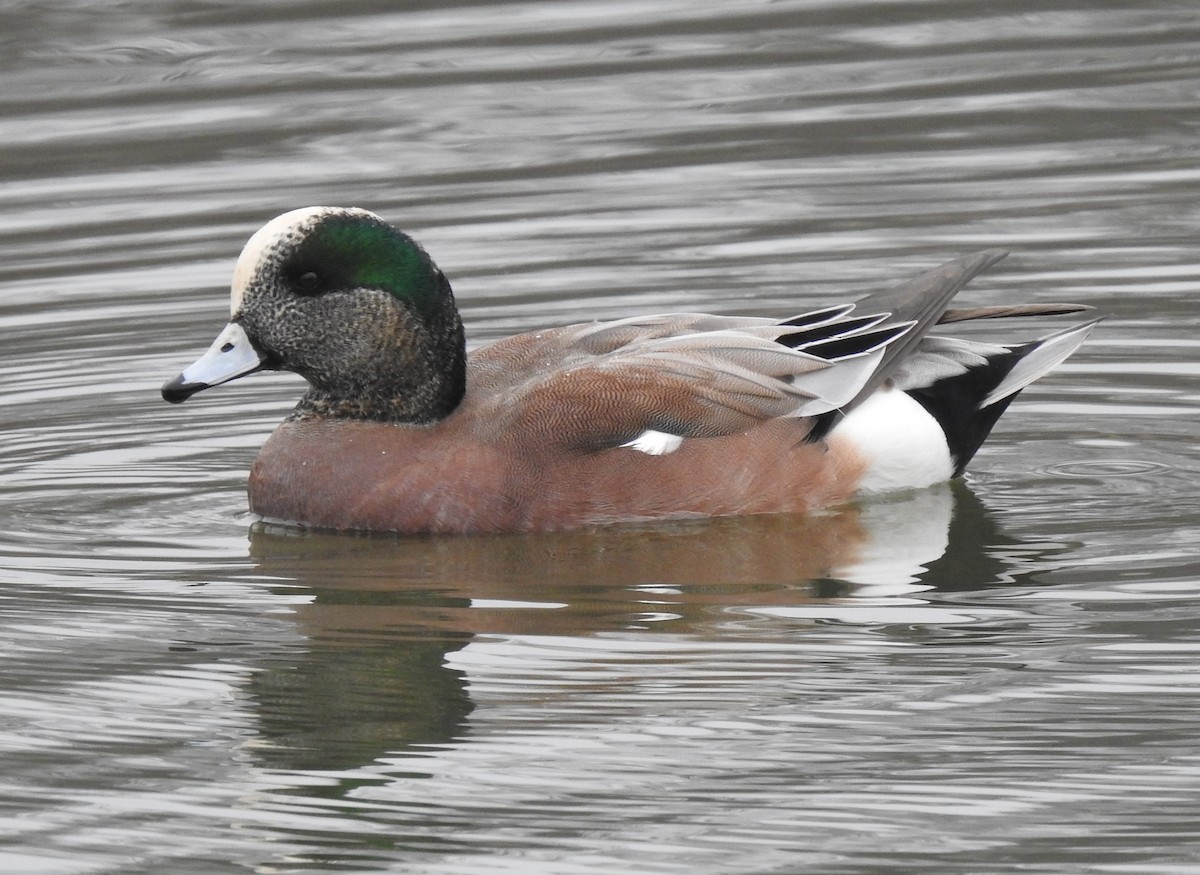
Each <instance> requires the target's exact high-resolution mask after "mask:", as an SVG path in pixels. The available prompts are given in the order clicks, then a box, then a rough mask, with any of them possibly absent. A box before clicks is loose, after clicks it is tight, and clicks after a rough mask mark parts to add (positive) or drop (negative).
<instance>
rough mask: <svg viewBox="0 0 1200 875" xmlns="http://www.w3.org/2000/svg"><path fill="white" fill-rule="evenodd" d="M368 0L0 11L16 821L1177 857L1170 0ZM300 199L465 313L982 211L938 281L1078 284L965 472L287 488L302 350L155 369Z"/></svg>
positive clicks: (484, 328)
mask: <svg viewBox="0 0 1200 875" xmlns="http://www.w3.org/2000/svg"><path fill="white" fill-rule="evenodd" d="M397 5H398V4H397ZM1052 5H1053V6H1056V7H1057V8H1047V7H1049V6H1052ZM392 6H393V4H387V3H371V2H365V0H364V2H359V3H353V2H337V3H334V2H325V0H311V2H303V3H282V2H275V3H256V4H253V5H251V4H241V3H232V2H224V3H222V2H171V3H150V2H145V0H131V2H126V3H119V4H118V3H96V2H94V0H91V2H87V3H84V2H81V0H63V2H58V3H54V4H44V3H32V2H13V3H8V4H7V5H5V7H4V8H3V10H0V48H2V49H3V50H2V51H0V83H2V84H3V88H0V332H2V334H0V336H2V337H3V345H2V351H0V411H2V412H3V420H2V421H3V423H4V425H3V428H4V432H3V434H4V438H3V452H2V453H0V489H2V490H3V496H4V500H3V503H2V504H0V654H2V659H0V871H3V872H5V873H10V872H11V873H14V875H26V873H30V875H91V873H122V875H124V873H155V875H159V873H183V875H193V873H194V875H199V873H238V872H252V873H296V872H311V871H326V872H338V873H346V872H377V873H399V872H422V873H496V872H521V873H525V872H548V873H588V875H593V873H622V872H636V873H641V875H649V873H696V872H700V873H798V872H817V873H885V872H912V873H938V872H946V873H962V872H970V873H1001V872H1018V871H1019V872H1025V873H1028V872H1035V873H1084V872H1086V873H1097V872H1108V873H1185V872H1187V873H1191V872H1194V871H1196V869H1197V866H1200V743H1198V742H1197V740H1196V734H1197V733H1196V726H1197V705H1198V704H1200V671H1198V670H1197V667H1196V661H1197V655H1198V654H1200V546H1198V545H1197V541H1198V535H1200V502H1198V501H1197V493H1198V490H1200V478H1198V477H1197V473H1198V472H1197V467H1198V465H1197V462H1196V458H1197V449H1198V448H1197V442H1198V439H1197V437H1196V431H1197V413H1198V412H1200V388H1198V386H1197V380H1196V378H1197V376H1198V375H1200V340H1198V338H1200V314H1198V313H1197V308H1196V306H1195V304H1194V301H1195V300H1196V297H1197V294H1198V292H1200V261H1198V259H1197V257H1196V229H1197V226H1198V224H1200V206H1198V204H1200V111H1198V107H1200V16H1198V15H1197V14H1196V11H1195V9H1194V7H1193V6H1192V5H1191V4H1187V3H1178V4H1171V3H1137V2H1132V0H1130V2H1124V3H1116V2H1090V3H1089V2H1077V3H1067V4H1043V3H1021V2H1012V0H999V2H989V3H982V2H969V0H943V2H900V3H897V2H885V0H864V2H833V0H828V2H816V0H785V2H776V3H767V2H748V3H738V4H723V5H704V4H696V3H692V2H682V0H679V2H669V0H662V2H655V0H648V2H640V3H628V2H596V3H583V2H528V3H520V4H484V5H470V4H465V5H453V4H428V5H427V6H423V5H422V4H405V5H404V8H403V9H401V10H399V11H393V9H392ZM314 203H330V204H340V205H359V206H364V207H368V208H371V209H374V210H375V211H377V212H379V213H381V214H383V215H384V216H385V217H387V218H388V219H389V220H392V221H394V222H396V223H397V224H399V225H400V226H402V227H404V228H405V229H406V230H408V231H410V232H411V233H413V234H414V235H415V236H416V237H417V238H418V239H420V240H421V241H422V242H423V243H424V244H425V245H426V247H427V248H428V249H429V250H430V252H431V253H432V254H433V255H434V257H435V258H436V259H437V260H438V262H439V264H440V265H441V266H442V267H443V269H444V270H445V271H446V273H447V274H448V275H449V276H450V278H451V280H452V282H453V283H454V286H455V290H456V293H457V295H458V298H459V301H460V303H461V305H462V310H463V315H464V319H465V322H466V325H467V330H468V333H469V336H470V338H471V340H472V342H474V343H478V342H482V341H486V340H490V339H494V338H498V337H502V336H505V335H507V334H510V333H512V332H515V331H520V330H526V329H532V328H535V327H540V326H545V325H550V324H559V323H564V322H570V321H578V320H583V319H593V318H600V319H603V318H612V317H617V316H621V315H630V314H634V313H651V312H659V311H664V310H676V309H688V310H707V311H712V312H720V313H749V314H755V315H768V314H774V315H786V314H789V313H794V312H797V311H799V310H802V309H804V308H805V307H810V306H816V305H819V304H822V303H826V302H831V301H836V300H843V299H845V298H846V297H847V296H850V295H852V294H854V293H858V292H861V291H866V290H873V289H877V288H880V287H882V286H885V285H887V284H888V283H890V282H892V281H894V280H897V279H901V278H905V277H908V276H910V275H912V274H913V273H915V272H917V271H918V270H920V269H923V268H925V267H928V266H931V265H934V264H937V263H940V262H942V261H946V260H949V259H950V258H953V257H956V256H958V255H961V254H964V253H966V252H969V251H973V250H976V249H981V248H986V247H992V246H1001V247H1005V248H1008V249H1010V250H1012V253H1013V254H1012V255H1011V256H1010V257H1009V258H1008V259H1007V260H1005V261H1004V262H1002V263H1001V264H999V265H997V266H996V267H995V268H993V269H992V270H990V271H989V272H988V273H987V274H986V275H984V276H982V277H980V278H979V279H977V280H976V281H975V282H974V283H973V284H972V286H971V288H970V289H969V290H968V292H967V293H966V294H964V296H963V297H962V300H965V301H968V302H972V303H979V304H983V303H999V302H1005V301H1016V300H1021V301H1053V300H1073V301H1079V302H1082V303H1087V304H1091V305H1094V306H1095V307H1097V308H1099V309H1100V310H1101V311H1102V312H1104V313H1107V314H1109V318H1108V320H1107V321H1106V322H1105V323H1104V324H1103V325H1102V326H1101V328H1100V329H1099V330H1098V331H1097V332H1096V333H1095V335H1094V339H1093V340H1092V341H1091V342H1090V343H1089V344H1088V345H1087V346H1086V347H1085V348H1084V349H1083V350H1082V351H1081V352H1080V353H1079V354H1078V355H1076V356H1075V357H1074V358H1073V359H1072V360H1071V361H1070V362H1068V363H1067V364H1066V365H1065V366H1064V367H1062V368H1060V369H1059V370H1057V371H1056V372H1055V373H1054V374H1053V375H1052V376H1051V377H1049V378H1047V379H1045V380H1044V381H1042V382H1040V383H1038V384H1037V385H1036V386H1034V387H1033V388H1031V389H1030V390H1028V391H1027V392H1026V393H1024V394H1023V395H1022V397H1021V399H1019V401H1018V402H1017V403H1016V404H1015V405H1014V406H1013V408H1012V409H1011V410H1010V412H1009V413H1008V414H1007V415H1006V416H1005V418H1004V419H1003V420H1002V421H1001V423H1000V426H999V427H998V429H997V430H996V432H995V434H994V436H993V438H992V439H991V441H990V442H989V443H988V444H987V445H986V446H985V448H984V449H983V451H982V452H981V453H980V455H979V456H978V457H977V459H976V461H975V463H974V466H973V471H972V473H971V476H970V477H969V479H968V481H967V482H966V483H965V484H958V485H956V486H955V487H953V488H950V489H935V490H930V491H928V492H925V493H919V494H915V495H909V496H902V497H899V498H897V499H895V500H892V501H887V502H877V503H875V504H870V505H864V506H861V507H856V508H848V509H845V510H843V511H841V512H839V513H834V514H829V515H824V516H821V517H815V518H811V519H802V518H795V517H771V518H760V519H744V520H716V521H710V522H693V523H687V524H677V525H662V526H655V527H626V528H617V529H612V530H604V531H593V532H581V533H573V534H563V535H554V536H537V537H506V538H467V539H439V538H409V539H395V538H365V537H334V536H327V535H315V534H305V533H301V532H297V531H293V530H289V529H286V528H271V527H267V526H264V525H262V524H261V523H258V522H256V521H255V520H254V519H253V518H252V517H251V516H250V515H249V514H248V513H247V511H246V502H245V492H244V481H245V475H246V471H247V469H248V467H249V465H250V462H251V461H252V459H253V457H254V454H255V452H256V450H257V447H258V446H259V445H260V444H261V442H262V441H263V440H264V439H265V437H266V435H267V434H268V433H269V432H270V429H271V428H272V427H273V425H274V424H275V423H276V422H277V421H278V420H279V419H281V418H282V417H283V416H284V415H285V414H286V412H287V411H288V410H289V409H290V407H291V405H292V404H293V403H294V402H295V400H296V398H297V397H298V395H299V393H300V392H301V390H302V384H301V382H300V381H299V380H298V378H295V377H292V376H288V375H280V376H267V377H255V378H252V379H248V380H245V381H240V382H239V383H238V384H234V385H231V386H227V387H222V388H221V389H218V390H214V391H212V392H208V393H205V394H204V395H203V396H201V397H199V398H197V399H196V400H194V401H192V402H189V403H188V404H186V405H184V406H182V407H179V408H177V407H171V406H168V405H166V404H164V403H162V401H161V400H160V399H159V397H158V387H159V385H160V384H161V383H162V382H163V381H164V380H165V379H166V378H168V377H170V376H173V375H174V374H175V373H176V372H177V371H178V369H179V368H180V366H181V365H183V364H186V363H187V362H189V361H191V360H192V359H193V358H194V357H195V356H196V355H197V354H198V353H199V352H200V351H201V350H203V349H204V348H205V347H206V346H207V345H208V343H209V342H210V340H211V339H212V337H213V336H214V334H215V332H216V331H217V330H218V329H219V328H220V326H221V325H222V324H223V322H224V318H225V315H226V313H227V309H226V308H227V294H228V292H227V289H228V281H229V275H230V271H231V268H232V264H233V260H234V258H235V257H236V254H237V252H238V251H239V249H240V247H241V245H242V243H244V241H245V239H246V238H247V237H248V236H249V235H250V234H251V233H252V232H253V231H254V230H255V229H256V228H257V227H258V226H259V225H260V224H262V223H263V222H264V221H266V220H267V219H268V218H270V217H271V216H273V215H275V214H277V213H279V212H282V211H284V210H287V209H291V208H294V207H299V206H304V205H308V204H314ZM1051 327H1053V323H1052V322H1051V321H1050V320H1047V321H1046V324H1044V325H1043V324H1039V322H1038V320H1034V323H1033V324H1029V325H1012V326H988V327H987V336H990V337H995V336H997V335H996V334H995V332H997V331H1000V332H1003V331H1008V332H1009V334H1007V335H1004V334H1003V333H1001V335H1000V336H1002V337H1010V338H1016V337H1027V336H1032V335H1033V334H1036V333H1038V332H1041V331H1045V330H1049V329H1050V328H1051Z"/></svg>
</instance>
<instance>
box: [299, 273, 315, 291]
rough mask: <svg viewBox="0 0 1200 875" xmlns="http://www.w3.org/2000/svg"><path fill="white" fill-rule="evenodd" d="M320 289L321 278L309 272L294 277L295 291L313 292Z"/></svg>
mask: <svg viewBox="0 0 1200 875" xmlns="http://www.w3.org/2000/svg"><path fill="white" fill-rule="evenodd" d="M320 287H321V278H320V277H319V276H317V274H316V273H314V272H313V271H311V270H306V271H305V272H304V273H302V274H300V276H298V277H296V289H297V290H298V291H301V292H315V291H316V290H317V289H319V288H320Z"/></svg>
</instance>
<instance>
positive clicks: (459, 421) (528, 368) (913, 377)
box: [162, 206, 1099, 534]
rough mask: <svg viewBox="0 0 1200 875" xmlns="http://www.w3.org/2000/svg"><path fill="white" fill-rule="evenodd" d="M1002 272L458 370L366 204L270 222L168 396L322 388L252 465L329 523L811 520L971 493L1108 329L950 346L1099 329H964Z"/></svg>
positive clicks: (403, 261)
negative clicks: (986, 280)
mask: <svg viewBox="0 0 1200 875" xmlns="http://www.w3.org/2000/svg"><path fill="white" fill-rule="evenodd" d="M1006 254H1007V253H1005V252H1004V251H1003V250H999V249H990V250H985V251H982V252H976V253H973V254H970V255H966V256H963V257H960V258H958V259H956V260H953V261H950V262H948V263H946V264H943V265H941V266H940V267H937V268H934V269H932V270H929V271H927V272H925V273H922V274H920V275H918V276H916V277H914V278H912V279H908V280H907V281H904V282H901V283H899V284H898V285H896V286H894V287H892V288H889V289H887V290H884V291H880V292H874V293H870V294H866V295H864V296H862V297H860V298H858V299H857V300H854V301H852V302H848V303H834V304H831V305H827V306H821V307H818V308H816V309H810V310H806V311H804V312H801V313H799V314H795V315H792V316H788V317H786V318H782V319H774V318H769V317H761V316H736V315H711V314H705V313H690V312H679V313H666V314H659V315H649V316H631V317H628V318H622V319H616V320H609V321H593V322H585V323H581V324H574V325H566V326H560V327H552V328H546V329H543V330H534V331H530V332H527V333H523V334H518V335H516V336H513V337H508V338H505V339H502V340H498V341H495V342H492V343H489V344H486V345H482V346H479V347H477V348H474V349H472V350H471V351H470V352H468V350H467V344H466V340H465V334H464V330H463V324H462V320H461V318H460V316H459V312H458V308H457V306H456V303H455V299H454V294H453V292H452V291H451V287H450V283H449V281H448V280H447V278H446V276H445V274H443V273H442V271H441V270H440V269H439V268H438V266H437V265H436V264H435V263H434V261H433V259H432V258H431V257H430V255H429V254H428V253H427V252H426V250H425V249H424V248H423V247H422V246H421V245H420V244H419V243H418V242H417V241H416V240H414V239H413V238H412V237H411V236H409V235H408V234H406V233H404V232H402V231H400V230H398V229H397V228H395V227H393V226H392V225H391V224H389V223H388V222H386V221H385V220H384V219H382V218H381V217H380V216H378V215H376V214H375V213H372V212H370V211H368V210H365V209H361V208H357V207H320V206H317V207H305V208H301V209H296V210H292V211H289V212H286V213H284V214H283V215H280V216H278V217H276V218H274V219H272V220H270V221H269V222H267V223H266V224H265V225H264V226H263V227H262V228H261V229H259V230H258V231H257V232H255V233H254V234H253V235H252V236H251V237H250V238H249V240H248V242H247V243H246V245H245V247H244V248H243V250H242V252H241V254H240V255H239V257H238V259H237V262H236V264H235V266H234V270H233V280H232V283H231V302H230V319H229V322H228V323H227V324H226V325H225V327H224V328H223V329H222V330H221V331H220V332H219V334H218V335H217V337H216V340H215V341H213V343H212V345H211V346H210V347H209V349H208V351H207V352H205V353H204V354H203V355H202V356H200V358H199V359H197V360H196V361H195V362H194V363H193V364H191V365H189V366H187V367H186V368H184V369H183V371H182V372H181V373H180V374H179V375H178V376H176V377H175V378H173V379H171V380H169V381H168V382H166V383H165V384H164V385H163V387H162V396H163V398H164V399H165V400H166V401H169V402H173V403H179V402H182V401H184V400H186V399H187V398H190V397H191V396H192V395H194V394H196V393H198V392H200V391H203V390H206V389H209V388H212V387H214V386H218V385H221V384H223V383H227V382H229V381H231V380H235V379H238V378H240V377H244V376H247V375H249V374H253V373H255V372H258V371H264V370H286V371H291V372H293V373H295V374H298V375H299V376H301V377H303V378H304V379H305V380H306V381H307V383H308V389H307V391H306V392H305V394H304V395H303V396H302V397H301V398H300V400H299V403H298V404H297V405H296V407H295V408H294V409H293V410H292V411H291V413H290V414H289V415H288V416H287V417H286V418H285V419H284V421H283V422H282V423H280V425H279V426H278V427H277V428H276V429H275V431H274V432H273V433H272V434H271V435H270V436H269V437H268V438H267V440H266V442H265V443H264V444H263V446H262V448H261V450H260V452H259V453H258V456H257V458H256V459H255V460H254V463H253V465H252V467H251V469H250V473H249V479H248V485H247V494H248V502H249V509H250V511H251V512H252V513H253V514H255V515H257V516H258V517H259V518H261V519H264V520H268V521H278V522H283V523H288V524H291V525H297V526H301V527H306V528H313V529H328V530H339V531H348V532H353V531H359V532H393V533H401V534H485V533H493V534H500V533H521V532H538V531H550V530H560V529H573V528H585V527H593V526H605V525H612V524H618V523H646V522H654V521H660V520H673V519H689V518H705V517H720V516H732V515H744V514H767V513H813V512H820V511H823V510H826V509H830V508H835V507H838V506H840V505H845V504H848V503H852V502H856V501H861V500H865V499H869V498H870V497H871V496H874V495H880V494H885V493H888V492H894V491H897V490H914V489H921V488H925V487H928V486H931V485H932V484H935V483H940V482H943V481H947V480H950V479H952V478H956V477H960V476H961V475H962V474H963V473H964V471H965V469H966V467H967V465H968V463H970V461H971V459H972V458H973V456H974V455H975V453H976V451H977V450H978V449H979V447H980V446H981V445H982V443H983V442H984V439H985V438H986V437H987V436H988V434H989V432H990V431H991V430H992V427H993V426H994V425H995V423H996V421H997V420H998V419H999V417H1000V415H1001V414H1002V413H1003V412H1004V410H1005V409H1006V408H1007V407H1008V405H1009V404H1010V402H1012V400H1013V399H1014V398H1015V397H1016V396H1017V395H1018V394H1019V393H1020V392H1021V390H1022V389H1024V388H1025V387H1026V386H1028V385H1029V384H1030V383H1032V382H1033V381H1034V380H1036V379H1038V378H1039V377H1042V376H1044V375H1045V374H1046V373H1048V372H1049V371H1050V370H1051V369H1053V368H1054V367H1055V366H1056V365H1058V364H1059V363H1060V362H1062V361H1063V360H1064V359H1066V358H1067V357H1068V356H1069V355H1071V354H1072V353H1073V352H1075V351H1076V350H1077V349H1078V348H1079V346H1080V345H1081V344H1082V343H1083V342H1084V340H1085V338H1086V337H1087V336H1088V333H1089V332H1090V331H1091V329H1092V328H1093V326H1094V325H1095V324H1096V323H1097V322H1098V321H1099V319H1095V318H1090V319H1088V320H1087V321H1083V322H1077V323H1076V324H1073V325H1071V326H1069V327H1066V328H1064V329H1062V330H1060V331H1057V332H1055V333H1052V334H1049V335H1046V336H1043V337H1040V338H1037V339H1034V340H1030V341H1024V342H1019V343H992V342H983V341H980V340H974V339H972V340H967V339H963V338H956V337H951V336H948V335H944V334H942V333H937V334H935V333H932V331H933V329H934V328H935V327H937V326H944V325H949V324H954V323H958V322H966V321H974V320H987V319H996V318H1002V317H1025V316H1051V315H1061V314H1070V313H1078V312H1082V311H1084V310H1089V309H1091V308H1090V307H1087V306H1084V305H1079V304H1056V303H1055V304H1046V303H1040V304H1025V305H1006V306H1005V305H1001V306H978V307H971V308H965V309H952V308H951V307H950V303H951V300H952V298H953V297H954V296H955V295H956V294H957V293H958V292H959V291H960V290H961V289H962V288H963V287H964V286H965V285H966V284H967V282H969V281H970V280H971V279H972V278H973V277H975V276H976V275H977V274H978V273H979V272H980V271H982V270H984V269H986V268H988V267H990V266H991V265H993V264H994V263H995V262H997V261H998V260H1000V259H1001V258H1003V257H1004V256H1005V255H1006Z"/></svg>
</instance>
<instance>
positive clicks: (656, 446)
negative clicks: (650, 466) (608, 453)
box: [621, 428, 683, 456]
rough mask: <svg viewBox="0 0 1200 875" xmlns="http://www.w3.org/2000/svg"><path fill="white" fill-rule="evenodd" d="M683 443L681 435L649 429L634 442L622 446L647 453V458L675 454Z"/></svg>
mask: <svg viewBox="0 0 1200 875" xmlns="http://www.w3.org/2000/svg"><path fill="white" fill-rule="evenodd" d="M682 443H683V438H682V437H681V436H680V435H677V434H670V433H668V432H665V431H655V430H654V429H652V428H648V429H646V430H645V431H644V432H642V433H641V434H639V435H638V436H637V437H635V438H634V439H633V440H631V441H629V442H628V443H624V444H621V446H623V447H629V448H630V449H631V450H637V451H638V452H639V453H645V454H646V455H647V456H665V455H666V454H667V453H673V452H675V451H676V450H677V449H679V447H680V445H681V444H682Z"/></svg>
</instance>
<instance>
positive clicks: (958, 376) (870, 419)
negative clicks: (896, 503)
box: [830, 305, 1100, 492]
mask: <svg viewBox="0 0 1200 875" xmlns="http://www.w3.org/2000/svg"><path fill="white" fill-rule="evenodd" d="M1051 306H1053V307H1056V308H1058V307H1060V306H1061V308H1062V309H1055V310H1053V311H1050V310H1046V311H1040V312H1038V313H1036V315H1043V314H1044V313H1049V312H1074V311H1076V310H1080V309H1085V308H1082V307H1074V306H1071V305H1051ZM1068 307H1069V308H1070V309H1067V308H1068ZM1007 309H1008V312H1004V313H1002V312H1000V310H1001V308H986V309H984V310H979V311H975V312H972V311H961V312H962V313H963V314H964V315H962V316H958V318H955V317H956V316H957V315H958V314H957V313H956V312H955V311H949V312H950V313H951V316H950V318H948V319H946V320H945V321H948V322H952V321H960V320H961V319H964V318H992V317H998V316H1001V315H1008V316H1016V315H1035V313H1034V312H1033V311H1032V310H1031V309H1027V310H1025V311H1022V308H1007ZM968 313H970V314H971V315H966V314H968ZM1099 321H1100V320H1099V319H1093V320H1091V321H1089V322H1084V323H1081V324H1079V325H1073V326H1071V327H1070V328H1066V329H1064V330H1062V331H1058V332H1056V333H1054V334H1050V335H1047V336H1046V337H1042V338H1040V339H1038V340H1034V341H1031V342H1029V343H1022V344H1015V345H1000V344H993V343H980V342H978V341H970V340H961V339H958V338H949V337H936V336H926V337H923V338H922V339H921V341H920V343H919V344H918V345H917V347H916V348H915V349H914V350H913V351H912V352H911V353H910V354H909V355H908V357H907V358H906V359H904V361H903V362H902V363H900V364H899V365H898V366H897V367H895V368H894V369H893V370H892V372H891V373H890V374H889V379H888V381H887V383H885V384H884V385H883V386H880V387H879V388H878V389H876V390H875V391H874V392H873V393H872V394H871V395H870V396H869V397H868V398H866V399H864V400H863V401H862V402H861V403H860V404H859V405H858V406H857V407H855V408H853V409H852V410H851V411H850V412H849V413H848V414H847V415H846V416H845V418H843V419H842V420H841V421H839V422H837V423H836V424H835V425H834V426H833V427H832V430H831V433H830V439H831V440H836V441H845V442H848V443H849V444H850V445H851V446H852V447H854V449H855V452H856V453H857V454H858V455H859V456H860V457H862V458H863V459H864V460H865V461H866V462H867V472H866V475H865V478H864V481H863V483H862V486H861V487H860V488H861V489H862V490H863V491H867V492H871V491H881V490H887V489H897V488H909V487H920V486H928V485H930V484H932V483H936V482H939V481H941V480H945V479H948V478H950V477H955V476H958V475H960V474H962V472H963V470H964V469H965V468H966V466H967V464H968V463H969V462H970V461H971V459H972V457H973V456H974V455H975V453H976V451H977V450H978V449H979V447H980V446H981V445H982V444H983V442H984V440H985V439H986V438H987V436H988V433H989V432H990V431H991V430H992V427H993V426H994V425H995V424H996V420H998V419H999V418H1000V415H1001V414H1002V413H1004V411H1005V409H1007V407H1008V405H1009V404H1010V403H1011V402H1012V400H1013V399H1014V398H1015V397H1016V396H1017V395H1018V394H1019V393H1020V391H1021V390H1022V389H1024V388H1025V387H1026V386H1028V385H1029V384H1030V383H1032V382H1033V381H1034V380H1036V379H1038V378H1039V377H1041V376H1043V375H1045V374H1046V373H1048V372H1049V371H1050V370H1051V369H1053V368H1054V367H1055V366H1057V365H1058V364H1059V363H1061V362H1062V361H1063V360H1064V359H1066V358H1067V357H1068V356H1069V355H1071V353H1073V352H1075V350H1077V349H1078V348H1079V346H1080V345H1081V344H1082V343H1083V342H1084V340H1085V339H1086V338H1087V336H1088V334H1089V332H1090V331H1091V330H1092V328H1093V327H1094V326H1095V325H1096V323H1097V322H1099Z"/></svg>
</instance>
